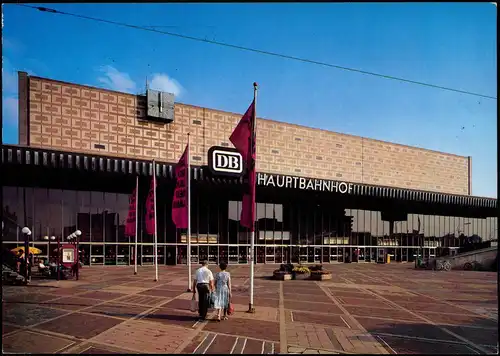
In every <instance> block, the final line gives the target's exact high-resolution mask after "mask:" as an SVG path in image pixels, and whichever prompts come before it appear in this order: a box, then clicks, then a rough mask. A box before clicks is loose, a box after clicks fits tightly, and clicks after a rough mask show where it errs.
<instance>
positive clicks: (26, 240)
mask: <svg viewBox="0 0 500 356" xmlns="http://www.w3.org/2000/svg"><path fill="white" fill-rule="evenodd" d="M21 232H22V233H23V234H24V262H25V265H26V268H25V269H24V278H25V280H26V283H27V282H28V268H29V265H28V256H29V247H30V246H29V237H30V236H31V230H30V229H29V227H27V226H25V227H23V228H22V230H21Z"/></svg>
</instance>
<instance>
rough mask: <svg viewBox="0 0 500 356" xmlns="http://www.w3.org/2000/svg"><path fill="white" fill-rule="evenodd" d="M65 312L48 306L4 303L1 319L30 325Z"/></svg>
mask: <svg viewBox="0 0 500 356" xmlns="http://www.w3.org/2000/svg"><path fill="white" fill-rule="evenodd" d="M66 313H67V312H65V311H62V310H55V309H50V308H43V307H40V306H39V305H33V304H8V303H4V311H3V313H2V320H3V321H6V322H8V323H10V324H14V325H19V326H31V325H34V324H38V323H41V322H43V321H45V320H49V319H53V318H57V317H59V316H61V315H64V314H66Z"/></svg>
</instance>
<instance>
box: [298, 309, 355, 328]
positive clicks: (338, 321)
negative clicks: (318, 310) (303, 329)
mask: <svg viewBox="0 0 500 356" xmlns="http://www.w3.org/2000/svg"><path fill="white" fill-rule="evenodd" d="M290 313H292V312H290ZM292 315H293V322H300V323H308V324H320V325H329V326H337V327H342V328H349V327H350V326H349V324H348V323H347V321H345V319H343V318H342V316H341V315H328V314H313V313H303V312H296V311H294V312H293V314H292Z"/></svg>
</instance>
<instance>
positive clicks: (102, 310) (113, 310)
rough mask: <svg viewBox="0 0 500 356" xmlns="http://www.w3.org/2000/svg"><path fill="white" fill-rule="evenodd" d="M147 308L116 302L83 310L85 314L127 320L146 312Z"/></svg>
mask: <svg viewBox="0 0 500 356" xmlns="http://www.w3.org/2000/svg"><path fill="white" fill-rule="evenodd" d="M148 309H149V307H147V306H146V307H141V306H138V305H137V306H136V305H129V304H119V303H116V302H109V303H104V304H101V305H96V306H94V307H92V308H90V309H87V310H85V312H86V313H91V314H97V315H105V316H114V317H116V318H124V319H129V318H133V317H135V316H137V315H138V314H141V313H143V312H145V311H146V310H148Z"/></svg>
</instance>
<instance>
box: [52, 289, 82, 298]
mask: <svg viewBox="0 0 500 356" xmlns="http://www.w3.org/2000/svg"><path fill="white" fill-rule="evenodd" d="M44 293H47V294H50V295H56V296H60V297H65V296H69V295H76V294H79V293H82V290H78V289H75V288H57V289H53V290H51V291H49V292H44Z"/></svg>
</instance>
